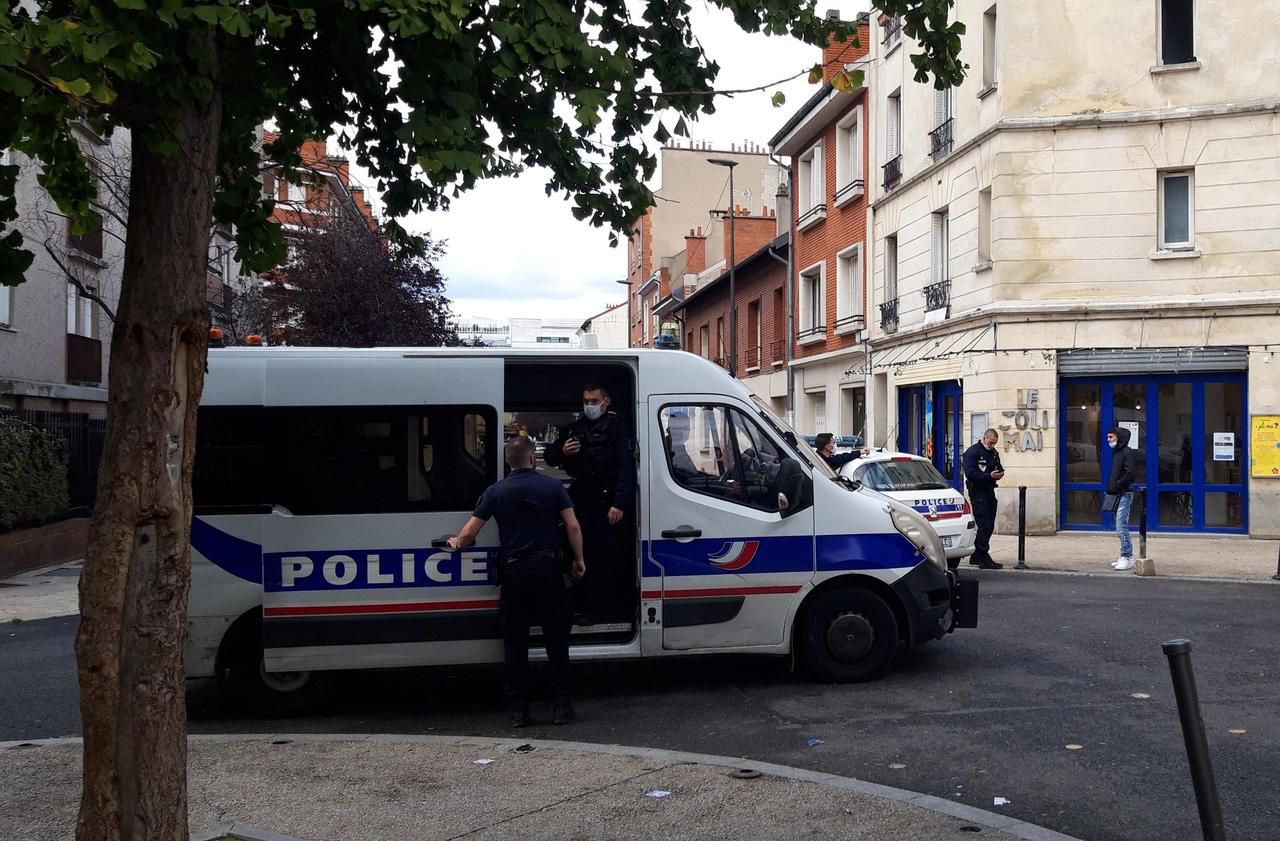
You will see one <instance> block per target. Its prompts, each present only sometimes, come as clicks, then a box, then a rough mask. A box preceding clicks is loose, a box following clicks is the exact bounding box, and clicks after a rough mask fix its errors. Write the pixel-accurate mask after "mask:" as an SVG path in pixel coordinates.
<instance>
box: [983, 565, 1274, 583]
mask: <svg viewBox="0 0 1280 841" xmlns="http://www.w3.org/2000/svg"><path fill="white" fill-rule="evenodd" d="M1015 563H1016V562H1015ZM969 571H970V572H975V573H976V572H979V570H978V569H977V568H976V567H975V568H974V569H972V570H969ZM984 571H988V572H996V573H1004V572H1015V573H1019V574H1024V573H1030V574H1032V575H1060V576H1064V577H1074V578H1108V579H1112V580H1115V581H1127V580H1129V579H1138V580H1142V581H1160V580H1163V581H1191V582H1200V583H1203V584H1265V585H1267V586H1271V587H1274V586H1277V585H1280V580H1274V579H1271V578H1211V577H1209V576H1207V575H1161V574H1159V573H1157V574H1155V575H1134V574H1133V573H1129V574H1127V575H1126V574H1124V573H1119V572H1115V571H1112V572H1105V571H1103V570H1096V571H1095V570H1074V569H1048V568H1045V569H1039V568H1036V567H1028V568H1027V569H1017V568H1015V567H1012V566H1009V565H1008V564H1006V565H1005V568H1004V569H997V570H984Z"/></svg>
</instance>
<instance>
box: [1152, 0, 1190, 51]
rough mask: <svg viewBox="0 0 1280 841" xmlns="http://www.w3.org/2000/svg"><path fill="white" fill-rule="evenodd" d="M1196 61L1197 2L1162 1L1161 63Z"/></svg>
mask: <svg viewBox="0 0 1280 841" xmlns="http://www.w3.org/2000/svg"><path fill="white" fill-rule="evenodd" d="M1195 60H1196V51H1195V0H1160V63H1161V64H1190V63H1191V62H1193V61H1195Z"/></svg>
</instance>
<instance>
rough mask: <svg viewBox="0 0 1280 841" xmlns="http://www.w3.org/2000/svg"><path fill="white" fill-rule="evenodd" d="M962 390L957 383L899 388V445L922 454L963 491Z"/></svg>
mask: <svg viewBox="0 0 1280 841" xmlns="http://www.w3.org/2000/svg"><path fill="white" fill-rule="evenodd" d="M963 414H964V391H963V389H962V388H961V386H960V383H958V382H944V383H932V384H929V385H921V386H912V387H910V388H901V389H899V390H898V424H899V427H900V429H899V433H898V448H899V450H901V451H902V452H904V453H911V454H913V455H918V456H924V457H926V458H928V459H929V460H931V461H932V462H933V466H934V467H936V468H938V472H939V473H941V474H942V475H943V477H944V478H945V479H946V480H947V482H949V483H950V484H951V487H953V488H955V489H956V490H958V491H961V492H963V491H964V468H963V467H962V466H961V463H960V462H961V457H962V456H963V455H964V436H963V429H964V427H963V420H962V417H963Z"/></svg>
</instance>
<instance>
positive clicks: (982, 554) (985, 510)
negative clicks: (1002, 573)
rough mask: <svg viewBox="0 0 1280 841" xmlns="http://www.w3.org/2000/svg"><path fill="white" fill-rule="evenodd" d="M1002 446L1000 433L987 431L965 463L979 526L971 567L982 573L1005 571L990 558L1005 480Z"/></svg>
mask: <svg viewBox="0 0 1280 841" xmlns="http://www.w3.org/2000/svg"><path fill="white" fill-rule="evenodd" d="M999 443H1000V433H999V432H996V431H995V430H994V429H988V430H987V431H986V432H984V433H983V434H982V440H981V441H979V442H978V443H976V444H974V445H973V446H972V447H970V448H969V449H968V450H966V451H965V454H964V460H963V464H964V478H965V484H967V485H968V486H969V502H970V504H971V505H973V519H974V520H975V521H976V522H977V525H978V534H977V537H976V538H975V539H974V541H973V544H974V547H975V551H974V553H973V555H972V556H971V557H970V558H969V563H971V564H973V565H974V566H977V567H980V568H982V569H1002V568H1003V567H1004V564H1001V563H997V562H996V561H995V559H994V558H992V557H991V533H992V532H994V531H995V530H996V486H997V485H998V484H999V483H1000V480H1001V479H1003V478H1004V465H1003V464H1001V463H1000V453H999V452H998V451H997V450H996V445H997V444H999Z"/></svg>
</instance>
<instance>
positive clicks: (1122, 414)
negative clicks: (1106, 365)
mask: <svg viewBox="0 0 1280 841" xmlns="http://www.w3.org/2000/svg"><path fill="white" fill-rule="evenodd" d="M1059 405H1060V406H1061V407H1062V408H1061V416H1060V428H1061V429H1062V436H1061V442H1060V452H1059V456H1058V463H1059V469H1060V487H1061V491H1062V493H1061V512H1060V513H1061V520H1060V522H1061V527H1062V528H1063V529H1110V528H1112V527H1113V526H1114V522H1113V519H1112V515H1111V514H1104V513H1103V512H1102V497H1103V493H1104V490H1105V487H1106V480H1107V478H1108V477H1109V476H1110V474H1111V460H1112V458H1111V450H1110V448H1108V447H1107V432H1108V430H1110V429H1112V428H1114V427H1125V428H1127V429H1128V430H1129V431H1130V433H1131V434H1132V440H1131V442H1130V446H1132V447H1133V448H1134V449H1135V450H1137V451H1138V452H1139V453H1140V459H1139V471H1138V473H1139V475H1138V481H1139V483H1140V485H1141V486H1143V487H1146V488H1147V489H1148V494H1147V499H1148V500H1149V502H1150V510H1148V511H1146V513H1145V516H1146V518H1147V528H1148V529H1149V530H1151V531H1209V532H1228V533H1242V532H1246V531H1247V530H1248V527H1249V519H1248V510H1247V508H1248V490H1247V488H1246V484H1245V483H1246V474H1245V470H1246V466H1247V461H1246V459H1247V457H1248V455H1247V454H1248V452H1249V450H1248V441H1247V440H1246V436H1247V435H1248V429H1247V426H1246V423H1245V419H1246V414H1245V411H1246V406H1247V403H1246V394H1245V375H1243V374H1196V375H1175V374H1170V375H1161V376H1151V377H1132V376H1130V377H1101V378H1099V377H1091V378H1087V379H1086V378H1081V379H1063V380H1062V383H1061V391H1060V400H1059ZM1139 505H1140V503H1139V502H1136V501H1135V507H1134V511H1135V515H1134V516H1135V520H1133V523H1134V524H1135V525H1136V523H1137V520H1136V517H1137V516H1141V515H1139V514H1138V513H1136V512H1138V510H1139V508H1138V506H1139Z"/></svg>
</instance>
